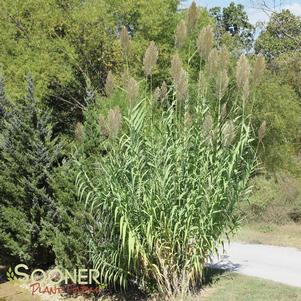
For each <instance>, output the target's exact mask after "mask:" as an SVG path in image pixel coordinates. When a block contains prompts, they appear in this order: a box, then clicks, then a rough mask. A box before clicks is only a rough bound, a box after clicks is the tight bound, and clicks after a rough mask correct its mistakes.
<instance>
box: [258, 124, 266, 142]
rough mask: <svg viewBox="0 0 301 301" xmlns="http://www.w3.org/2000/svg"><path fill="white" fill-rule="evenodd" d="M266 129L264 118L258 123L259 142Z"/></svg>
mask: <svg viewBox="0 0 301 301" xmlns="http://www.w3.org/2000/svg"><path fill="white" fill-rule="evenodd" d="M266 130H267V123H266V121H265V120H264V121H263V122H262V124H261V125H260V127H259V130H258V140H259V142H262V141H263V138H264V137H265V134H266Z"/></svg>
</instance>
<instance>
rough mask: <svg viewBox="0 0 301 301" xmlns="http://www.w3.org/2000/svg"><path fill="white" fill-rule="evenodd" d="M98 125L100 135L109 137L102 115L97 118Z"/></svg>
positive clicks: (105, 121)
mask: <svg viewBox="0 0 301 301" xmlns="http://www.w3.org/2000/svg"><path fill="white" fill-rule="evenodd" d="M98 124H99V127H100V131H101V133H102V135H104V136H105V137H109V131H108V127H107V120H106V118H105V117H104V116H103V115H99V116H98Z"/></svg>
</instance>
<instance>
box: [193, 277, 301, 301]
mask: <svg viewBox="0 0 301 301" xmlns="http://www.w3.org/2000/svg"><path fill="white" fill-rule="evenodd" d="M201 300H206V301H288V300H290V301H301V288H295V287H290V286H287V285H282V284H279V283H276V282H272V281H267V280H262V279H259V278H255V277H248V276H242V275H239V274H236V273H226V274H224V275H222V276H220V277H219V279H218V280H216V282H215V283H213V285H212V286H211V287H210V288H208V289H207V290H205V292H204V294H203V295H201V297H200V298H195V299H193V301H201Z"/></svg>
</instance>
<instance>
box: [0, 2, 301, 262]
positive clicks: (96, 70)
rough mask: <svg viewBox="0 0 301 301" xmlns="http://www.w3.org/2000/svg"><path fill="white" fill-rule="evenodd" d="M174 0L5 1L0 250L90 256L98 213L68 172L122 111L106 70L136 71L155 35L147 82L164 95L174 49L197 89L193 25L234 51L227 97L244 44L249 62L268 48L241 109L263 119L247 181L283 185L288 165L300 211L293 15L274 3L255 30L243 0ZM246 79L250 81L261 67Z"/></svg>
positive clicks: (32, 255)
mask: <svg viewBox="0 0 301 301" xmlns="http://www.w3.org/2000/svg"><path fill="white" fill-rule="evenodd" d="M178 7H179V3H178V1H176V0H164V1H161V0H150V1H143V0H139V1H130V0H124V1H121V0H112V1H103V0H97V1H95V0H94V1H92V0H86V1H80V0H72V1H65V0H47V1H45V0H43V1H36V0H24V1H17V2H16V1H11V0H4V1H2V2H1V4H0V30H1V33H2V34H1V37H0V39H1V40H0V62H1V69H2V70H1V82H0V113H1V117H0V118H1V119H0V129H1V131H0V150H1V153H0V166H1V170H2V174H1V176H0V208H1V211H0V242H1V246H3V247H2V248H1V250H0V252H1V257H2V258H3V260H4V259H5V260H10V261H19V260H21V261H25V262H28V263H31V264H33V265H43V264H45V265H49V264H53V263H54V262H56V263H60V264H62V265H64V266H66V267H68V266H70V267H73V266H74V265H77V266H80V265H83V264H87V263H86V262H85V261H86V259H87V258H88V257H87V250H88V241H87V239H86V235H85V231H86V230H85V224H87V223H93V216H91V214H89V212H88V211H86V210H85V204H84V203H83V202H82V201H81V200H80V198H79V197H78V195H77V193H76V188H75V182H76V177H77V175H78V173H79V172H80V171H81V168H82V166H85V167H86V168H87V170H92V168H93V167H94V165H95V162H96V158H99V156H103V157H105V156H106V154H107V153H108V152H109V151H110V144H109V143H108V144H106V141H107V140H109V139H110V133H112V131H113V129H114V126H113V125H114V124H116V118H117V117H118V112H117V111H112V109H114V108H115V107H117V106H118V107H119V108H120V112H121V113H122V112H124V111H125V110H126V108H127V107H128V102H127V100H126V98H125V94H124V91H122V89H121V91H119V92H116V93H114V94H112V95H111V94H110V89H109V86H108V79H110V74H111V72H112V73H113V74H114V81H115V85H117V86H119V87H123V86H124V83H125V82H127V81H128V78H129V74H131V75H132V76H136V77H137V78H143V77H144V72H143V71H144V70H143V69H142V67H141V62H142V61H143V57H144V53H145V51H146V49H147V47H148V46H149V42H150V41H154V42H155V44H156V46H157V47H158V51H159V53H160V56H159V59H158V63H157V66H156V67H155V69H154V70H153V72H152V76H151V78H150V77H149V78H148V81H146V82H145V83H144V86H143V89H145V90H146V91H149V90H151V89H155V88H157V87H160V89H161V90H160V91H161V93H162V91H164V89H163V87H165V88H166V87H169V86H170V84H171V82H172V78H171V76H170V75H169V74H170V60H171V56H172V54H173V53H174V47H176V49H177V53H178V55H179V56H180V57H181V59H182V61H183V66H184V67H185V68H186V70H188V73H189V75H190V76H191V78H193V79H194V85H191V87H190V90H191V91H190V93H192V94H193V95H197V93H198V92H197V81H198V77H199V69H200V68H201V67H204V65H205V63H204V61H202V60H200V59H199V57H198V56H197V55H196V53H195V49H196V47H197V39H198V35H199V32H200V31H201V30H202V29H204V28H206V27H207V26H208V25H211V26H212V28H213V29H214V30H213V33H214V37H215V39H214V45H215V46H216V47H217V49H219V50H221V49H226V48H227V49H228V50H229V88H228V89H227V92H226V94H225V96H224V97H226V98H227V99H228V100H229V103H231V102H233V103H234V102H235V100H236V99H238V98H239V97H240V93H241V92H240V91H238V89H236V84H235V72H236V63H237V60H238V59H239V57H240V56H241V54H244V53H245V54H247V57H248V59H249V61H250V64H251V67H252V68H254V66H255V65H256V62H257V55H258V54H262V55H263V56H264V57H265V61H266V71H265V73H264V75H263V78H262V81H261V82H260V83H258V85H256V89H254V90H252V91H250V98H252V99H254V101H253V102H252V105H251V102H250V104H249V105H247V108H246V109H247V111H248V110H249V112H252V127H253V129H254V131H257V129H259V128H260V126H262V125H264V126H265V135H264V137H262V139H260V140H258V139H257V140H256V141H254V143H253V146H254V149H256V151H257V152H258V156H259V163H260V167H261V168H260V170H259V173H260V174H261V175H259V176H258V177H255V178H254V179H253V181H254V182H255V184H254V185H255V186H256V187H257V190H256V191H259V195H260V191H262V189H263V187H266V186H267V185H271V186H272V185H275V183H276V184H277V183H280V182H281V183H283V180H282V179H283V177H280V176H279V175H283V174H285V179H286V181H288V182H293V183H294V184H293V185H294V189H295V190H296V193H295V194H296V195H295V196H294V197H293V200H291V202H292V203H293V207H292V208H291V209H290V210H293V211H294V213H295V215H294V217H295V220H296V221H298V220H299V219H300V220H301V197H300V192H299V191H298V189H297V188H296V187H297V186H298V183H300V182H299V181H300V180H299V178H300V129H301V127H300V125H301V114H300V113H301V109H300V97H301V90H300V87H301V85H300V83H301V82H300V81H301V77H300V70H301V65H300V64H301V63H300V40H301V19H300V17H297V16H294V15H293V14H292V13H291V12H290V11H288V10H284V11H282V12H279V13H274V14H273V15H272V17H271V19H270V20H269V22H268V23H267V25H266V27H265V28H264V29H263V30H262V32H261V34H260V36H259V37H258V38H257V39H255V36H254V35H255V28H254V26H253V25H251V24H250V22H249V20H248V16H247V14H246V12H245V10H244V7H243V6H242V5H236V4H234V3H231V4H230V5H229V6H228V7H226V8H223V9H221V8H213V9H210V10H207V9H206V8H199V7H197V6H196V4H195V3H193V4H192V5H191V7H190V8H189V9H185V10H179V9H178ZM125 30H126V32H127V33H128V38H129V39H130V41H131V43H130V46H129V48H127V49H125V48H124V47H123V45H122V44H120V36H121V35H122V33H123V32H125ZM175 34H176V39H175ZM112 81H113V79H112ZM208 81H209V83H207V85H208V99H209V100H210V105H211V106H215V105H216V103H215V102H214V101H215V100H214V99H215V97H216V95H215V94H214V87H213V81H212V78H208ZM252 81H253V82H252V83H253V84H254V85H255V82H256V77H254V78H253V79H252ZM164 83H165V84H164ZM164 85H166V86H164ZM206 87H207V86H206ZM100 116H101V117H102V118H100ZM117 119H118V118H117ZM263 121H264V122H265V123H263ZM120 128H121V131H122V129H123V127H122V124H120ZM104 132H105V134H104ZM74 159H75V160H74ZM78 161H80V162H81V166H79V165H78V164H76V163H75V162H78ZM287 179H288V180H287ZM292 179H293V180H292ZM296 183H297V184H296ZM295 186H296V187H295ZM273 187H274V186H273ZM257 198H259V197H258V195H256V192H255V196H254V202H255V203H256V202H257V205H258V206H259V205H261V202H262V200H258V199H257ZM273 201H275V198H274V199H273V200H272V201H271V203H273ZM276 201H277V202H278V201H279V202H281V201H282V200H276ZM258 203H259V204H258ZM263 203H264V202H263ZM263 206H266V203H264V204H263ZM256 208H257V207H256ZM247 210H250V209H247ZM290 210H288V211H289V212H286V214H287V216H290V214H291V211H290ZM252 213H254V212H253V211H252ZM250 216H252V214H250Z"/></svg>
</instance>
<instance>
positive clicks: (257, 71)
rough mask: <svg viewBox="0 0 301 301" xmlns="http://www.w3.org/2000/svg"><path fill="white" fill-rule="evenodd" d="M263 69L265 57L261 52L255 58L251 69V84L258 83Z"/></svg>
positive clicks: (255, 84)
mask: <svg viewBox="0 0 301 301" xmlns="http://www.w3.org/2000/svg"><path fill="white" fill-rule="evenodd" d="M264 71H265V59H264V56H263V55H262V54H259V55H258V56H257V58H256V61H255V65H254V71H253V85H254V86H257V85H259V84H260V82H261V80H262V77H263V75H264Z"/></svg>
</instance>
